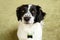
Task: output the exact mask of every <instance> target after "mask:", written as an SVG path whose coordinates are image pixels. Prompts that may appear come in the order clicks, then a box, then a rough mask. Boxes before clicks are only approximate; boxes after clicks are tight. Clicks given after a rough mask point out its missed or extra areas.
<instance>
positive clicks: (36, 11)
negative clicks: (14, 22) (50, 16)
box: [16, 5, 45, 24]
mask: <svg viewBox="0 0 60 40" xmlns="http://www.w3.org/2000/svg"><path fill="white" fill-rule="evenodd" d="M16 14H17V18H18V21H21V22H23V23H26V24H31V23H36V22H41V21H42V20H43V19H44V16H45V12H43V11H42V10H41V7H40V6H38V5H22V6H20V7H18V8H17V10H16Z"/></svg>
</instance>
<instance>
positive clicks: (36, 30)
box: [18, 23, 42, 40]
mask: <svg viewBox="0 0 60 40" xmlns="http://www.w3.org/2000/svg"><path fill="white" fill-rule="evenodd" d="M18 35H20V38H25V39H27V38H28V39H29V38H31V39H34V40H36V39H39V38H40V37H41V36H42V25H41V24H40V23H37V24H34V25H22V26H21V27H20V28H19V29H18Z"/></svg>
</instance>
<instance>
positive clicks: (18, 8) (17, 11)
mask: <svg viewBox="0 0 60 40" xmlns="http://www.w3.org/2000/svg"><path fill="white" fill-rule="evenodd" d="M16 15H17V19H18V21H19V20H21V17H20V16H21V15H20V7H17V9H16Z"/></svg>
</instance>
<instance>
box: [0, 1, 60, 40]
mask: <svg viewBox="0 0 60 40" xmlns="http://www.w3.org/2000/svg"><path fill="white" fill-rule="evenodd" d="M23 4H36V5H39V6H41V7H42V10H43V11H44V12H46V16H45V19H44V23H45V24H44V27H43V38H42V39H43V40H60V0H0V40H18V38H17V35H16V33H17V26H18V21H17V17H16V8H17V7H18V6H20V5H23Z"/></svg>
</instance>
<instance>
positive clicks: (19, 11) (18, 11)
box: [16, 5, 28, 21]
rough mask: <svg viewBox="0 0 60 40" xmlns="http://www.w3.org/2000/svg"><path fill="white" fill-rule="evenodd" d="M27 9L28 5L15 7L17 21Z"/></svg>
mask: <svg viewBox="0 0 60 40" xmlns="http://www.w3.org/2000/svg"><path fill="white" fill-rule="evenodd" d="M27 9H28V5H22V6H19V7H18V8H17V10H16V15H17V18H18V21H19V20H22V16H23V15H24V14H25V13H26V12H27ZM23 11H24V12H23Z"/></svg>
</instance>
